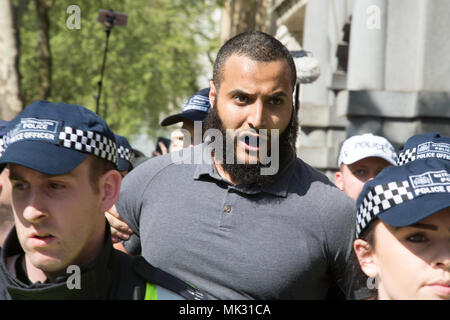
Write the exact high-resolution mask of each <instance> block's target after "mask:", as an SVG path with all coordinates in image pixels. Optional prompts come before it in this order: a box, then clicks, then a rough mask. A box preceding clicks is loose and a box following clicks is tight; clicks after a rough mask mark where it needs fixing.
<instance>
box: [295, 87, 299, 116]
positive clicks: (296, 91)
mask: <svg viewBox="0 0 450 320" xmlns="http://www.w3.org/2000/svg"><path fill="white" fill-rule="evenodd" d="M299 95H300V83H298V82H297V83H296V85H295V113H296V114H298V109H299V108H300V98H299Z"/></svg>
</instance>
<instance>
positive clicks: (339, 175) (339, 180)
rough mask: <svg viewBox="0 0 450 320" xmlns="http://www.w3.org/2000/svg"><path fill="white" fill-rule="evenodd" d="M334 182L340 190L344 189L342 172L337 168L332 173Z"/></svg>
mask: <svg viewBox="0 0 450 320" xmlns="http://www.w3.org/2000/svg"><path fill="white" fill-rule="evenodd" d="M334 184H335V185H336V187H338V188H339V189H341V190H344V180H343V176H342V172H341V171H340V170H339V171H337V172H336V173H335V174H334Z"/></svg>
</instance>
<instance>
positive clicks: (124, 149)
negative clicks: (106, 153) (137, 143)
mask: <svg viewBox="0 0 450 320" xmlns="http://www.w3.org/2000/svg"><path fill="white" fill-rule="evenodd" d="M115 138H116V143H117V146H118V149H117V153H118V156H119V165H118V170H119V171H128V170H131V169H132V168H133V163H134V159H135V157H136V155H135V153H134V151H133V148H132V147H131V145H130V143H129V142H128V139H127V138H126V137H124V136H120V135H118V134H115Z"/></svg>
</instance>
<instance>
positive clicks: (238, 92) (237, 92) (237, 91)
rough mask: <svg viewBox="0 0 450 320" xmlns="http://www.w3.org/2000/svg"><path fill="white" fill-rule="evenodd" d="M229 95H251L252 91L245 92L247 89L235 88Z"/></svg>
mask: <svg viewBox="0 0 450 320" xmlns="http://www.w3.org/2000/svg"><path fill="white" fill-rule="evenodd" d="M228 95H229V96H230V97H233V96H249V95H250V93H248V92H245V91H243V90H241V89H234V90H231V91H230V92H228Z"/></svg>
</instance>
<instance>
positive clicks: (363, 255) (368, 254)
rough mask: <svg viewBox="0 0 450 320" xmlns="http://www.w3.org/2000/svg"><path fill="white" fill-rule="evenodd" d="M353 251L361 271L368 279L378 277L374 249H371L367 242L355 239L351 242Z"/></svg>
mask: <svg viewBox="0 0 450 320" xmlns="http://www.w3.org/2000/svg"><path fill="white" fill-rule="evenodd" d="M353 249H354V250H355V253H356V257H357V258H358V261H359V265H360V266H361V269H362V271H363V272H364V273H365V274H366V275H367V276H368V277H375V276H376V275H378V266H377V264H376V259H375V250H374V248H372V246H371V245H370V244H369V243H368V242H367V241H365V240H362V239H356V240H355V241H354V242H353Z"/></svg>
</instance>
